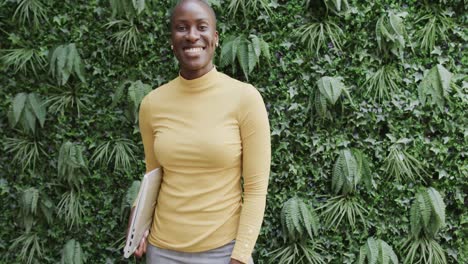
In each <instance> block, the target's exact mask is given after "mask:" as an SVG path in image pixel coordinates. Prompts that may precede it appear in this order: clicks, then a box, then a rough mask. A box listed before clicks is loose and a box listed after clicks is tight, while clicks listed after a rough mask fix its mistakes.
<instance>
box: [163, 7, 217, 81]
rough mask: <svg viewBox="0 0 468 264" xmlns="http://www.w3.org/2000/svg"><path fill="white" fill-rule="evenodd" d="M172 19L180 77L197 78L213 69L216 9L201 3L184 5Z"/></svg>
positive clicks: (172, 41)
mask: <svg viewBox="0 0 468 264" xmlns="http://www.w3.org/2000/svg"><path fill="white" fill-rule="evenodd" d="M182 2H183V4H179V5H178V6H177V7H176V8H175V9H174V11H173V13H172V17H171V32H172V34H171V36H172V37H171V43H172V49H173V51H174V54H175V56H176V57H177V59H178V60H179V63H180V75H181V76H182V77H184V78H186V79H189V80H191V79H195V78H198V77H200V76H202V75H204V74H206V73H207V72H209V71H210V70H211V69H212V68H213V56H214V53H215V49H216V47H217V46H218V31H216V18H215V15H214V12H213V9H211V7H209V6H208V5H207V4H205V3H204V2H201V1H182Z"/></svg>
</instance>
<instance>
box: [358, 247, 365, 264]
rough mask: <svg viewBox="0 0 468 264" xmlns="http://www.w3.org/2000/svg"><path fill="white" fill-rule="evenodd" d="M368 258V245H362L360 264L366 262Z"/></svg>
mask: <svg viewBox="0 0 468 264" xmlns="http://www.w3.org/2000/svg"><path fill="white" fill-rule="evenodd" d="M365 260H366V247H365V246H362V247H360V248H359V261H358V264H364V261H365Z"/></svg>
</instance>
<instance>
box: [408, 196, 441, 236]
mask: <svg viewBox="0 0 468 264" xmlns="http://www.w3.org/2000/svg"><path fill="white" fill-rule="evenodd" d="M410 220H411V235H412V236H413V237H414V238H415V239H417V238H420V237H427V238H434V237H435V235H436V234H437V232H438V231H439V230H440V229H441V228H442V227H444V226H445V204H444V201H443V199H442V197H441V196H440V194H439V192H438V191H437V190H435V189H434V188H432V187H430V188H427V189H424V190H422V191H420V192H418V193H417V194H416V197H415V200H414V202H413V205H412V206H411V218H410Z"/></svg>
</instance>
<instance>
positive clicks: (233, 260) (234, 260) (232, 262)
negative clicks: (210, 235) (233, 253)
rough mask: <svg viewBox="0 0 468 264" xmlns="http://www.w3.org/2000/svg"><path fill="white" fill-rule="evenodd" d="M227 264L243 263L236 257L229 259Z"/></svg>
mask: <svg viewBox="0 0 468 264" xmlns="http://www.w3.org/2000/svg"><path fill="white" fill-rule="evenodd" d="M229 264H244V263H242V262H240V261H238V260H236V259H231V262H230V263H229Z"/></svg>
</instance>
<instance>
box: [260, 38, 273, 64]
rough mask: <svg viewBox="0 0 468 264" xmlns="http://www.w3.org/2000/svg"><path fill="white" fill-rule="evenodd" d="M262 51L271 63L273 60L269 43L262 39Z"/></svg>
mask: <svg viewBox="0 0 468 264" xmlns="http://www.w3.org/2000/svg"><path fill="white" fill-rule="evenodd" d="M260 50H261V53H262V55H263V56H264V57H265V58H266V59H267V61H268V62H269V61H270V60H271V54H270V46H269V45H268V43H267V42H266V41H265V40H263V39H262V38H260Z"/></svg>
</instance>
